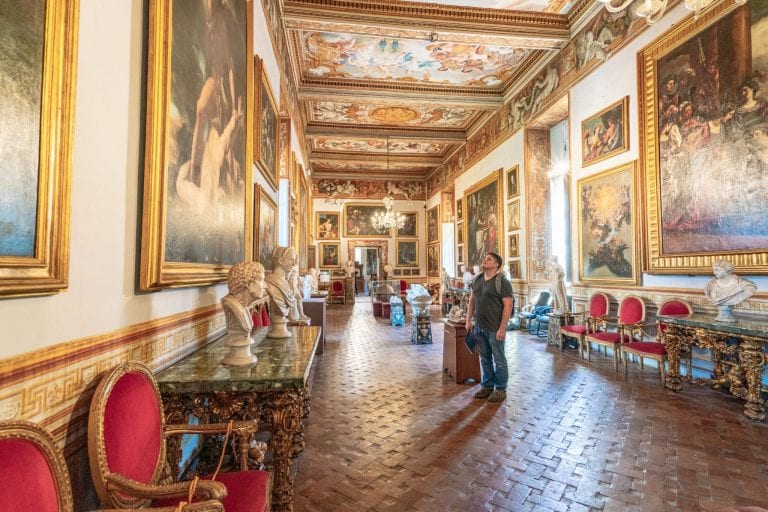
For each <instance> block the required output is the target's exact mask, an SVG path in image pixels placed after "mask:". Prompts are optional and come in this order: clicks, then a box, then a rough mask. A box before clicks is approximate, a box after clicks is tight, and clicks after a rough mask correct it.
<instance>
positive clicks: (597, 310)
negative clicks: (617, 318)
mask: <svg viewBox="0 0 768 512" xmlns="http://www.w3.org/2000/svg"><path fill="white" fill-rule="evenodd" d="M610 304H611V303H610V301H609V300H608V296H607V295H606V294H604V293H600V292H597V293H593V294H592V296H591V297H590V298H589V316H590V317H592V318H599V317H601V316H607V315H608V307H609V306H610Z"/></svg>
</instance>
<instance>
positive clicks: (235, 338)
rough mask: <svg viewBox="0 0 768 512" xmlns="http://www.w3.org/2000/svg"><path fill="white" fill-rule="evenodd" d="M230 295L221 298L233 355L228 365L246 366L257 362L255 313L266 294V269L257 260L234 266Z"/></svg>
mask: <svg viewBox="0 0 768 512" xmlns="http://www.w3.org/2000/svg"><path fill="white" fill-rule="evenodd" d="M227 285H228V287H229V293H228V294H227V295H225V296H224V297H223V298H222V299H221V305H222V307H223V308H224V318H225V320H226V323H227V340H226V342H225V344H226V345H227V346H229V347H230V351H229V354H227V356H226V357H225V358H224V361H223V362H224V364H231V365H242V364H250V363H255V362H256V356H254V355H252V354H251V352H250V345H251V344H252V343H253V340H252V339H251V330H252V329H253V318H252V316H251V310H252V308H253V306H254V305H255V304H256V303H258V302H259V301H261V300H263V297H264V295H265V291H266V290H265V284H264V266H263V265H262V264H261V263H259V262H256V261H241V262H239V263H235V264H234V265H232V268H230V269H229V273H228V274H227Z"/></svg>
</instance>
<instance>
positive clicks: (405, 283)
mask: <svg viewBox="0 0 768 512" xmlns="http://www.w3.org/2000/svg"><path fill="white" fill-rule="evenodd" d="M407 291H408V281H406V280H405V279H401V280H400V298H401V299H403V300H405V299H406V297H407V295H406V292H407Z"/></svg>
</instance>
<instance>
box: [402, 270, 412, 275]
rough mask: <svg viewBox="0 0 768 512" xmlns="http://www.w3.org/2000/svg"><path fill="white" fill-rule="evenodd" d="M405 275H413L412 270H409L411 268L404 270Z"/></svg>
mask: <svg viewBox="0 0 768 512" xmlns="http://www.w3.org/2000/svg"><path fill="white" fill-rule="evenodd" d="M403 275H404V276H409V275H411V269H409V268H404V269H403Z"/></svg>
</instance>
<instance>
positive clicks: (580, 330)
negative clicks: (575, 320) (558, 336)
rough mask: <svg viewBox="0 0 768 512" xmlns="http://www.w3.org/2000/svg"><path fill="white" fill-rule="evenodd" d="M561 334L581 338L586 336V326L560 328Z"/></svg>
mask: <svg viewBox="0 0 768 512" xmlns="http://www.w3.org/2000/svg"><path fill="white" fill-rule="evenodd" d="M560 332H562V333H563V334H573V335H574V336H583V335H584V334H587V326H586V325H564V326H562V327H561V328H560Z"/></svg>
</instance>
